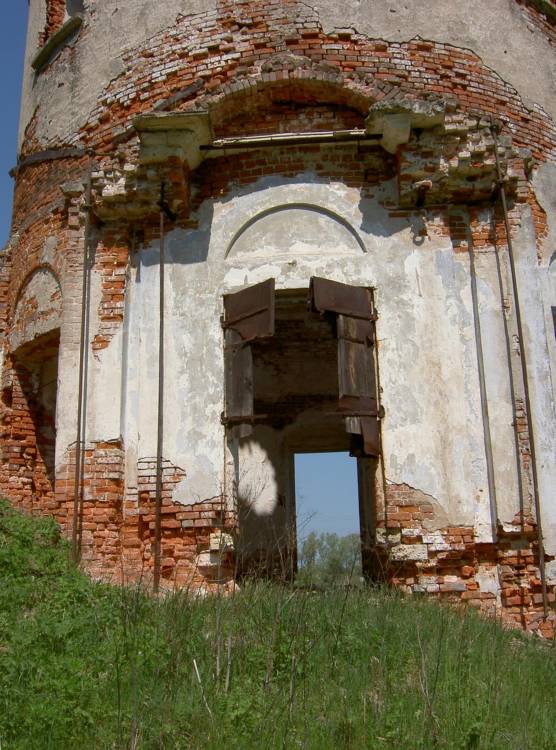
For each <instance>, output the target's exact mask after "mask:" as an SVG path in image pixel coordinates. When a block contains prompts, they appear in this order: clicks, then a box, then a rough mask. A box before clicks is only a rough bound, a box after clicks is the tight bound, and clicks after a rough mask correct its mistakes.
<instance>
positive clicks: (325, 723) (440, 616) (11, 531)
mask: <svg viewBox="0 0 556 750" xmlns="http://www.w3.org/2000/svg"><path fill="white" fill-rule="evenodd" d="M0 638H1V641H0V745H1V747H2V750H4V749H5V750H35V749H36V750H39V749H40V750H48V749H50V748H51V749H56V750H66V749H68V750H69V749H70V748H71V749H73V748H77V747H86V748H95V750H103V749H104V748H106V750H109V749H110V750H132V749H134V750H160V748H167V749H168V750H205V749H206V750H212V749H214V750H216V749H217V748H218V750H220V749H221V748H222V747H226V748H230V749H235V748H237V750H250V749H251V748H256V749H257V750H260V749H261V748H264V749H265V750H267V749H268V750H274V749H276V750H283V749H288V750H289V749H290V748H291V749H292V750H293V749H294V748H306V749H307V750H327V748H330V749H332V748H333V749H334V750H343V749H344V748H345V749H350V750H351V749H357V750H359V749H360V748H392V750H406V749H407V750H418V749H422V750H425V749H426V750H430V749H431V748H454V750H508V748H509V749H510V750H512V749H515V750H518V749H519V750H528V749H529V748H530V749H531V750H554V748H556V725H555V722H554V718H553V717H554V715H555V710H556V669H555V666H556V663H555V654H554V649H553V648H552V646H551V645H547V644H544V643H542V642H540V641H538V640H535V639H532V638H529V637H526V636H524V635H522V634H520V633H516V632H506V631H503V630H502V629H500V628H499V627H498V625H497V624H496V623H495V622H493V621H489V620H484V619H481V618H480V617H478V616H476V615H475V614H474V613H473V612H469V613H463V612H460V611H456V610H452V609H450V608H448V607H444V606H441V605H439V604H437V603H435V602H431V601H421V600H419V601H417V600H415V599H411V598H409V597H403V596H401V595H400V594H397V593H396V592H393V591H390V590H383V589H376V590H371V589H366V588H363V587H361V588H353V589H352V588H347V589H346V587H343V588H342V587H340V588H331V589H330V590H323V591H319V592H315V591H306V590H296V589H293V588H291V587H286V586H278V585H271V584H268V583H266V584H263V583H252V584H245V585H244V586H243V588H242V591H241V592H240V593H239V594H237V595H235V596H233V597H230V598H227V599H224V598H221V597H216V596H215V597H209V598H206V599H194V598H192V597H190V596H187V595H186V594H182V593H176V594H173V595H171V596H167V597H166V598H161V599H155V598H152V597H150V596H148V595H145V594H144V592H142V591H141V589H140V588H125V587H124V588H116V587H110V586H107V585H103V584H98V583H94V582H93V581H91V580H90V579H88V578H87V577H86V576H84V575H82V574H81V573H80V572H79V571H78V570H76V569H75V568H74V567H73V566H72V565H71V563H70V561H69V555H68V548H67V545H66V543H65V542H64V541H63V540H62V539H61V538H60V535H59V533H58V531H57V529H56V526H55V524H54V523H53V522H52V521H50V520H48V519H39V520H37V519H33V518H30V517H27V516H23V515H20V514H18V513H16V512H15V511H13V510H11V509H10V508H9V506H8V505H7V504H4V503H3V504H1V505H0Z"/></svg>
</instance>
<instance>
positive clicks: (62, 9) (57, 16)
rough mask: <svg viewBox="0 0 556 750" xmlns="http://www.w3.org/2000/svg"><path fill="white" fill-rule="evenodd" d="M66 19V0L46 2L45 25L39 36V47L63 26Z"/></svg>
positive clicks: (49, 0) (48, 0)
mask: <svg viewBox="0 0 556 750" xmlns="http://www.w3.org/2000/svg"><path fill="white" fill-rule="evenodd" d="M65 18H66V0H47V2H46V24H45V27H44V31H43V32H41V34H40V36H39V46H41V47H42V45H43V44H44V43H45V42H46V41H47V40H48V39H49V38H50V37H51V36H52V34H55V33H56V32H57V31H58V29H60V28H61V27H62V26H63V23H64V20H65Z"/></svg>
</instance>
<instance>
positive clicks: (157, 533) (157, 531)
mask: <svg viewBox="0 0 556 750" xmlns="http://www.w3.org/2000/svg"><path fill="white" fill-rule="evenodd" d="M164 260H165V258H164V184H162V185H161V186H160V264H159V268H160V271H159V302H158V320H159V329H158V426H157V440H156V498H155V522H154V580H153V588H154V591H155V593H156V592H158V589H159V586H160V539H161V511H162V451H163V447H164V446H163V433H164Z"/></svg>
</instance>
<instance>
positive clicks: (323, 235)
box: [226, 203, 366, 260]
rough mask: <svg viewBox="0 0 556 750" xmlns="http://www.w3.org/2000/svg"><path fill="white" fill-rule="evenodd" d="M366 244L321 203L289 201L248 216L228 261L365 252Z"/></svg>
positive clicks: (233, 242) (346, 223)
mask: <svg viewBox="0 0 556 750" xmlns="http://www.w3.org/2000/svg"><path fill="white" fill-rule="evenodd" d="M364 252H366V251H365V245H364V244H363V241H362V240H361V238H360V237H359V235H358V234H357V232H356V231H355V229H354V228H353V227H352V226H351V224H349V222H347V221H346V220H345V219H344V218H342V217H341V216H339V215H338V214H336V213H334V212H333V211H330V210H329V209H327V208H324V207H322V206H317V205H313V204H310V203H288V204H282V205H279V206H273V207H272V208H267V209H266V210H264V211H261V212H260V213H258V214H256V215H255V216H253V217H251V218H250V219H249V220H248V221H247V222H245V224H243V226H242V227H241V228H240V229H239V231H238V232H236V234H235V235H234V237H233V239H232V241H231V242H230V245H229V247H228V251H227V253H226V257H227V258H229V259H230V260H239V259H245V260H247V259H251V258H280V257H282V258H283V257H292V258H293V257H303V256H319V257H322V256H326V255H332V256H338V255H340V256H343V255H354V254H360V253H364Z"/></svg>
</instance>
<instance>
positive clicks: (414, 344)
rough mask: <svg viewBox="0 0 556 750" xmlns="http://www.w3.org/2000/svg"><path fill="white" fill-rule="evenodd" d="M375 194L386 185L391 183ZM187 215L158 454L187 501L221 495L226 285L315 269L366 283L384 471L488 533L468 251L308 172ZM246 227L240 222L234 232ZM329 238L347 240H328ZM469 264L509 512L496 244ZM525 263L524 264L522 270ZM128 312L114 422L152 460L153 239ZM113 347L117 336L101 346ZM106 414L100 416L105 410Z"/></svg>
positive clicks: (510, 443)
mask: <svg viewBox="0 0 556 750" xmlns="http://www.w3.org/2000/svg"><path fill="white" fill-rule="evenodd" d="M385 190H386V191H387V192H388V190H391V191H393V190H394V186H393V185H389V186H388V185H387V186H386V187H385ZM288 204H297V205H299V204H310V205H311V206H312V207H318V206H320V207H322V209H323V213H322V214H321V217H319V215H318V214H315V210H314V208H312V209H311V210H310V213H311V217H310V219H311V221H313V222H315V221H316V224H315V227H317V228H318V225H319V221H323V222H333V223H334V222H335V229H334V231H335V232H336V233H337V237H336V244H327V243H326V242H325V243H321V237H320V235H319V234H314V235H310V234H308V233H307V232H306V231H305V229H303V236H302V238H301V239H300V237H299V236H298V234H296V231H295V226H294V225H293V224H292V223H291V222H289V221H287V223H286V224H283V225H280V222H278V221H276V217H279V216H282V217H283V218H285V219H286V220H287V219H288V217H291V214H290V212H289V211H288V209H287V205H288ZM272 208H278V209H279V210H277V211H276V212H274V213H272V216H273V222H271V223H270V224H269V222H268V220H267V217H268V215H269V214H268V213H267V212H268V211H269V209H272ZM292 210H293V209H292ZM302 210H303V209H300V208H296V209H295V211H302ZM259 214H262V218H261V220H260V222H258V221H257V220H256V217H257V216H258V215H259ZM334 216H336V217H337V219H334ZM199 220H200V222H199V228H198V229H197V230H195V231H187V232H186V231H183V230H175V231H172V232H170V233H169V234H168V235H167V240H166V258H167V266H166V273H167V276H166V282H167V285H166V286H167V299H166V316H167V318H166V330H167V337H166V392H165V399H166V402H165V403H166V409H165V447H164V455H165V458H167V459H169V460H170V461H172V462H173V463H174V464H176V465H178V466H181V467H182V468H184V469H185V471H186V477H185V478H184V479H183V480H182V482H181V483H180V485H179V487H178V491H177V493H176V495H175V496H174V497H175V499H176V500H179V501H180V502H184V503H192V502H197V501H198V500H200V499H204V498H206V497H211V496H214V495H216V494H218V493H219V492H220V491H221V489H222V486H223V484H224V460H225V458H226V460H227V461H228V462H230V461H231V460H232V459H231V457H230V456H229V455H227V454H225V446H224V430H223V427H222V426H221V424H220V415H221V412H222V410H223V398H224V394H223V382H224V370H223V349H222V331H221V327H220V315H221V312H222V295H223V294H224V293H227V292H230V291H234V290H237V289H240V288H242V287H244V286H246V285H249V284H254V283H257V282H258V281H262V280H264V279H267V278H269V277H271V276H272V277H274V278H275V279H276V285H277V288H278V289H286V288H303V287H308V284H309V279H310V277H311V276H313V275H318V276H324V277H328V278H331V279H335V280H337V281H343V282H346V283H350V284H356V285H364V286H373V287H376V301H377V306H378V309H379V312H380V318H379V321H378V323H377V336H378V339H379V351H380V377H381V384H382V388H383V393H382V398H383V403H384V407H385V409H386V418H385V420H384V423H383V426H384V455H385V468H386V476H387V479H388V481H391V482H395V483H405V484H408V485H410V486H412V487H415V488H416V489H418V490H420V491H422V492H424V493H426V494H427V495H429V496H430V498H431V502H433V504H436V505H437V508H438V525H439V526H441V525H446V524H447V523H448V524H454V525H455V524H469V525H475V527H476V530H477V533H478V535H479V538H480V539H483V540H484V541H487V540H488V539H489V535H490V523H491V519H490V510H489V503H490V497H489V487H488V478H487V471H486V458H485V444H484V433H483V422H482V414H481V403H480V395H479V381H478V367H477V349H476V339H475V326H474V310H473V303H472V296H471V287H470V267H469V256H468V254H467V253H458V254H455V253H454V251H453V248H452V246H451V243H450V241H449V240H448V239H445V238H442V237H439V236H435V235H431V236H430V237H428V238H427V239H426V240H425V241H424V243H423V244H420V245H416V244H415V243H414V241H413V234H412V227H411V224H410V222H408V221H406V220H402V219H392V220H391V219H389V218H388V217H387V214H386V212H385V211H384V209H383V208H382V207H381V206H380V205H379V204H378V202H377V201H376V200H372V201H369V200H368V201H364V202H361V200H360V194H359V191H358V190H357V189H355V188H348V187H346V186H345V185H343V184H340V183H331V184H330V183H323V182H318V180H317V178H316V177H315V176H314V175H311V174H309V173H308V174H306V175H304V176H302V177H298V178H296V179H295V180H290V179H284V178H281V177H267V178H264V179H261V180H260V181H259V182H258V183H256V184H255V185H250V186H249V188H248V189H244V190H237V191H236V192H235V194H234V195H233V197H232V198H231V199H230V198H229V197H228V198H226V200H214V201H207V202H205V203H204V204H203V205H202V207H201V209H200V211H199ZM246 224H249V229H248V232H247V231H246V232H244V233H242V228H243V227H245V225H246ZM299 226H300V227H303V226H304V225H303V222H300V223H299ZM300 231H301V230H300ZM248 233H249V234H248ZM238 236H240V237H241V238H243V240H245V238H246V237H250V238H251V240H252V243H251V244H249V243H246V242H245V241H244V242H243V244H242V245H241V252H237V250H238V244H239V243H238V240H237V238H238ZM341 237H343V238H344V243H343V245H339V244H337V243H338V241H339V238H341ZM354 238H357V239H354ZM522 243H525V246H526V247H527V248H531V247H532V248H533V249H532V250H531V252H532V253H533V255H534V252H535V251H534V243H533V244H531V243H532V239H531V237H525V238H523V239H522ZM230 247H231V252H228V251H229V249H230ZM250 248H251V249H250ZM205 257H206V260H205ZM339 259H341V262H339ZM476 272H477V277H478V293H479V310H478V311H477V314H478V315H479V317H480V321H481V326H482V332H483V336H484V340H485V342H486V345H485V343H484V344H483V345H484V348H485V370H486V372H485V375H486V384H487V393H488V401H489V408H490V420H491V421H490V427H491V432H492V434H493V437H494V440H495V449H494V461H495V468H496V490H497V495H498V498H499V501H500V512H501V514H502V515H503V516H504V518H505V520H510V519H511V518H512V517H513V515H514V514H515V512H516V511H517V510H518V507H519V505H518V498H517V492H516V486H517V474H516V463H515V445H514V437H513V427H512V412H511V399H510V388H509V380H508V375H507V372H508V366H507V350H506V344H505V334H504V326H503V318H502V312H501V301H500V290H499V282H498V272H497V269H496V264H495V258H494V255H492V254H491V253H485V254H483V255H481V256H479V257H478V258H477V261H476ZM529 272H530V273H531V275H532V276H534V275H535V269H534V268H533V269H529ZM128 307H129V310H128V312H127V313H126V315H127V321H128V322H127V323H126V330H125V331H124V337H126V341H127V344H126V346H127V374H126V377H125V391H124V402H123V405H122V412H121V413H122V415H123V424H122V432H123V434H124V435H125V441H126V446H127V448H128V450H129V449H132V451H135V448H134V446H136V453H137V456H139V457H145V456H153V455H155V452H156V393H157V372H158V370H157V362H158V359H157V357H158V350H157V337H158V314H157V310H158V247H157V246H156V245H154V244H153V245H151V246H149V247H146V248H142V249H139V250H138V252H137V258H136V267H135V268H134V269H133V270H132V274H131V285H130V291H129V295H128ZM118 346H119V344H118V342H116V341H114V342H112V344H111V345H110V347H109V349H108V350H107V351H109V350H110V348H111V347H114V351H116V350H118ZM110 356H112V355H110ZM114 356H116V355H114ZM104 366H105V367H107V368H109V369H110V372H111V373H114V376H113V378H112V380H113V384H112V387H116V383H117V382H118V379H117V378H116V377H115V372H116V368H115V366H113V364H110V363H108V360H106V362H105V363H104ZM113 367H114V369H113ZM540 377H541V376H540V375H539V378H540ZM539 378H537V380H539ZM99 382H100V381H99ZM103 382H106V386H107V387H108V383H107V381H103ZM537 387H538V388H541V387H542V384H541V383H539V384H538V386H537ZM539 398H540V395H539ZM541 402H542V398H541ZM543 403H544V402H543ZM108 423H110V424H112V419H111V418H110V419H108V420H107V424H108ZM255 464H256V467H257V472H258V474H259V475H260V476H263V475H264V478H265V482H264V485H265V489H264V493H262V499H261V501H260V502H261V504H260V512H261V514H264V513H267V512H268V508H270V507H271V506H273V503H275V500H276V499H275V498H273V497H272V492H273V490H272V482H273V479H272V471H273V468H272V456H270V455H269V456H267V457H266V458H265V456H264V455H262V453H261V448H260V447H259V448H257V450H256V451H255V453H254V454H253V456H252V459H249V460H246V459H244V465H243V466H242V467H241V468H240V470H239V473H240V475H243V476H244V475H245V474H246V473H247V474H248V473H249V472H250V471H251V470H252V469H253V466H254V465H255Z"/></svg>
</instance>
